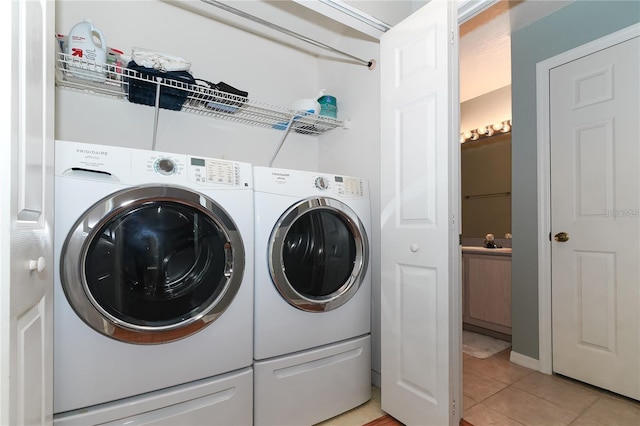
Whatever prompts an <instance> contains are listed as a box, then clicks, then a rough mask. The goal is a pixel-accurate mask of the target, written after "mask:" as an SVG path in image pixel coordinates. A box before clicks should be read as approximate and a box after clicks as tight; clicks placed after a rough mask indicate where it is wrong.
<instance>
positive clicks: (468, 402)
mask: <svg viewBox="0 0 640 426" xmlns="http://www.w3.org/2000/svg"><path fill="white" fill-rule="evenodd" d="M477 403H478V402H477V401H474V400H473V399H471V398H469V397H468V396H466V395H463V396H462V408H463V409H464V410H465V411H467V409H469V408H471V407H473V406H474V405H476V404H477Z"/></svg>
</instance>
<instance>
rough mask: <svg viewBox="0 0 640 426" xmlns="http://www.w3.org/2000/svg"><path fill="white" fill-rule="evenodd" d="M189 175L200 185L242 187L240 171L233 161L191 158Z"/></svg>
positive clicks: (190, 178)
mask: <svg viewBox="0 0 640 426" xmlns="http://www.w3.org/2000/svg"><path fill="white" fill-rule="evenodd" d="M188 175H189V180H190V181H193V182H198V183H209V184H223V185H240V169H239V167H238V165H237V164H236V163H234V162H233V161H225V160H217V159H213V158H202V157H189V171H188Z"/></svg>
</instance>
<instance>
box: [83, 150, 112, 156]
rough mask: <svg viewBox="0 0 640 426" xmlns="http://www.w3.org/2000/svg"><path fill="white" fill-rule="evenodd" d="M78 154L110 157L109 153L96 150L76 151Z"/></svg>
mask: <svg viewBox="0 0 640 426" xmlns="http://www.w3.org/2000/svg"><path fill="white" fill-rule="evenodd" d="M76 152H78V153H80V154H91V155H108V152H107V151H96V150H94V149H76Z"/></svg>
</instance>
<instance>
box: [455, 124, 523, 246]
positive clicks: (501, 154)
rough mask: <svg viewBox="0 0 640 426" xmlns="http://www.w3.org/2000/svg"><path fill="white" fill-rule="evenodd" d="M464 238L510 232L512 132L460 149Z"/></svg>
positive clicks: (473, 142) (502, 234) (500, 235)
mask: <svg viewBox="0 0 640 426" xmlns="http://www.w3.org/2000/svg"><path fill="white" fill-rule="evenodd" d="M461 194H462V200H461V207H462V237H463V238H476V237H482V238H484V236H485V235H486V234H488V233H492V234H494V235H495V237H496V238H504V236H505V234H506V233H511V133H506V134H502V133H501V134H496V135H494V136H491V137H485V138H482V139H479V140H477V141H467V142H465V143H463V144H462V146H461Z"/></svg>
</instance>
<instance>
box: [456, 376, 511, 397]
mask: <svg viewBox="0 0 640 426" xmlns="http://www.w3.org/2000/svg"><path fill="white" fill-rule="evenodd" d="M462 381H463V394H464V396H466V397H469V398H471V399H473V400H474V401H477V402H481V401H484V400H485V399H487V398H488V397H490V396H491V395H493V394H495V393H496V392H498V391H500V390H502V389H504V388H506V387H507V386H508V385H507V384H506V383H502V382H500V381H498V380H495V379H493V378H491V377H489V376H485V375H484V374H480V373H477V372H475V371H465V372H464V374H463V378H462Z"/></svg>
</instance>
